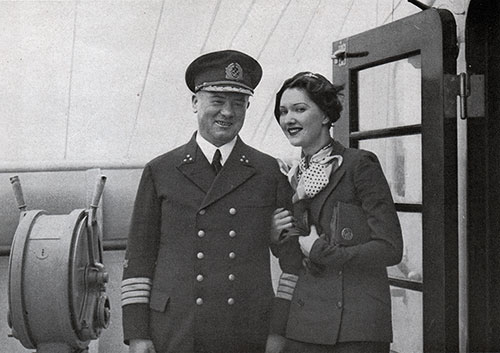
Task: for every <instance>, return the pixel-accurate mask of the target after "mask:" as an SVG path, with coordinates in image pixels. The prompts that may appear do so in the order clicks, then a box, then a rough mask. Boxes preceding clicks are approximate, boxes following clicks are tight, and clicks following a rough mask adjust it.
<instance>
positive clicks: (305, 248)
mask: <svg viewBox="0 0 500 353" xmlns="http://www.w3.org/2000/svg"><path fill="white" fill-rule="evenodd" d="M310 229H311V231H310V232H309V235H307V236H300V237H299V244H300V250H301V251H302V253H303V254H304V255H305V256H309V253H310V252H311V248H312V247H313V245H314V243H315V242H316V240H318V239H319V234H318V231H317V230H316V227H315V226H314V225H312V226H311V228H310Z"/></svg>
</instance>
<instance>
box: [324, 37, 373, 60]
mask: <svg viewBox="0 0 500 353" xmlns="http://www.w3.org/2000/svg"><path fill="white" fill-rule="evenodd" d="M334 49H335V48H334ZM368 54H369V52H367V51H360V52H355V53H351V52H348V51H347V39H345V42H343V41H339V42H338V46H337V50H334V52H333V53H332V56H331V58H332V60H333V64H334V65H338V66H345V65H347V58H361V57H364V56H368Z"/></svg>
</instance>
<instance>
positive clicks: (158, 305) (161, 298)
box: [149, 289, 170, 312]
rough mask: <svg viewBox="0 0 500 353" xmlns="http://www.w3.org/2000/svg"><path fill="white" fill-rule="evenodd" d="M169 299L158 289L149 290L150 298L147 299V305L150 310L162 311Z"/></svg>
mask: <svg viewBox="0 0 500 353" xmlns="http://www.w3.org/2000/svg"><path fill="white" fill-rule="evenodd" d="M169 300H170V296H169V295H168V294H167V293H165V292H162V291H159V290H154V289H153V290H152V291H151V298H150V300H149V307H150V308H151V310H155V311H160V312H164V311H165V309H166V308H167V304H168V302H169Z"/></svg>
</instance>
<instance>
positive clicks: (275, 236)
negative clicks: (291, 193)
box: [271, 207, 294, 243]
mask: <svg viewBox="0 0 500 353" xmlns="http://www.w3.org/2000/svg"><path fill="white" fill-rule="evenodd" d="M293 221H294V219H293V216H292V213H291V212H290V211H288V210H286V209H284V208H282V207H280V208H277V209H276V210H274V212H273V217H272V221H271V241H272V242H273V243H278V242H279V241H280V240H281V239H280V236H281V233H282V232H283V231H285V230H286V231H288V230H291V229H292V228H293Z"/></svg>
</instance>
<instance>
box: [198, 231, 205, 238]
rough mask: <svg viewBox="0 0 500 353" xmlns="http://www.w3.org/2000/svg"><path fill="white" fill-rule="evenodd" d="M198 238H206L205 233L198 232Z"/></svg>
mask: <svg viewBox="0 0 500 353" xmlns="http://www.w3.org/2000/svg"><path fill="white" fill-rule="evenodd" d="M198 236H199V237H200V238H203V237H204V236H205V231H204V230H201V229H200V230H199V231H198Z"/></svg>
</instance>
